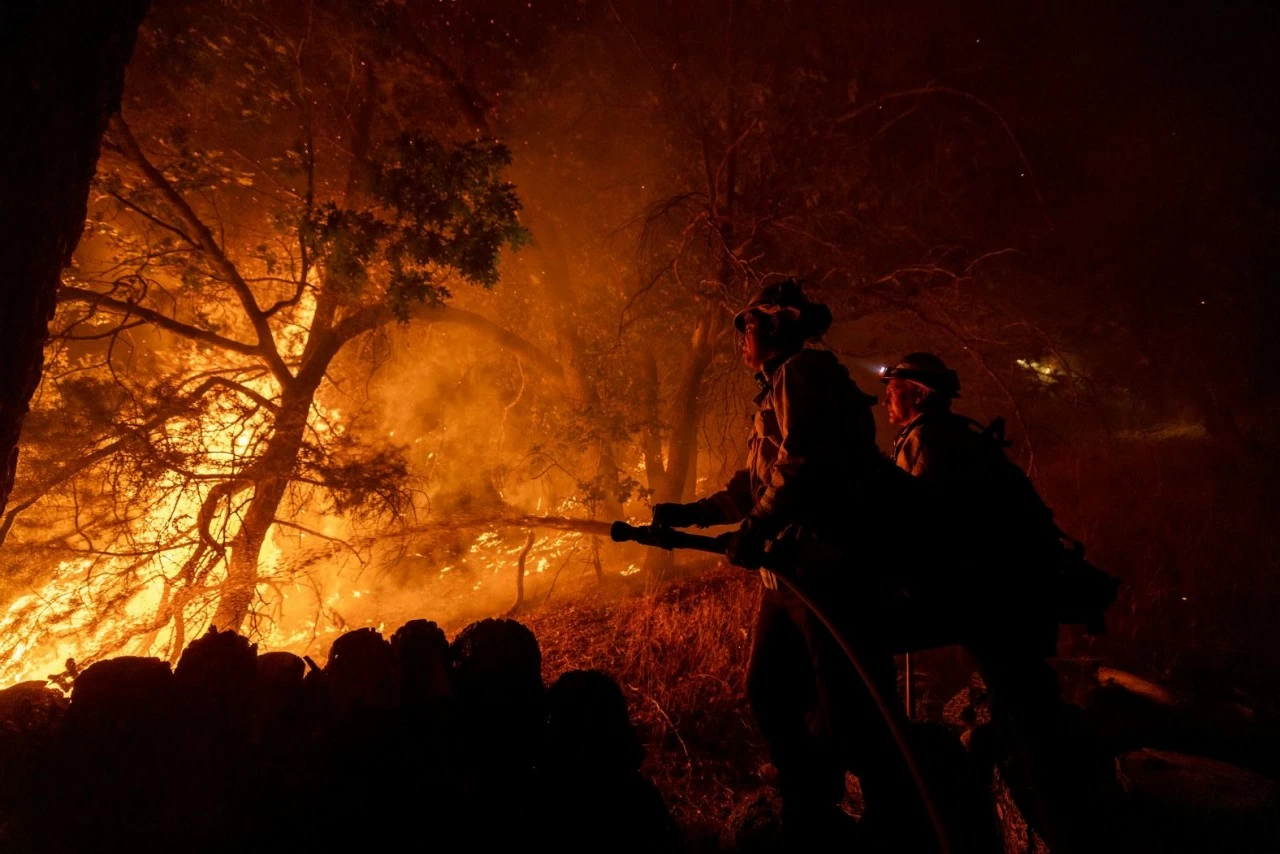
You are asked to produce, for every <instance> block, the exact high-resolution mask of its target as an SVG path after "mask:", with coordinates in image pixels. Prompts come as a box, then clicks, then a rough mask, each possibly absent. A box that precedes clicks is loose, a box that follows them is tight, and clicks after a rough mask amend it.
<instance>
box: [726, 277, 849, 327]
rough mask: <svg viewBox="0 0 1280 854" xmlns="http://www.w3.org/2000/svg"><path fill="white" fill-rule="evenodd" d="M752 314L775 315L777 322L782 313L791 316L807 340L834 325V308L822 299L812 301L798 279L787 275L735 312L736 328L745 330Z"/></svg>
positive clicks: (765, 288) (782, 315) (763, 289)
mask: <svg viewBox="0 0 1280 854" xmlns="http://www.w3.org/2000/svg"><path fill="white" fill-rule="evenodd" d="M752 314H755V315H757V316H758V317H768V318H771V319H774V320H775V322H776V320H777V319H779V318H781V317H789V318H790V319H791V320H793V321H795V322H796V324H797V326H798V328H799V331H800V333H801V335H802V336H803V337H804V338H805V340H808V341H816V340H817V339H819V338H821V337H822V336H823V335H825V334H826V333H827V330H828V329H829V328H831V309H829V308H827V306H826V305H824V304H823V303H820V302H811V301H810V300H809V298H808V297H807V296H805V294H804V289H803V287H802V285H801V283H800V282H799V281H798V280H796V279H784V280H783V281H781V282H773V283H772V284H768V285H765V286H764V287H762V288H761V289H760V290H759V292H757V293H756V295H755V296H754V297H752V298H751V302H749V303H747V307H746V308H744V309H743V310H742V311H740V312H738V313H737V314H736V315H735V316H734V318H733V326H734V328H735V329H737V330H738V331H739V332H745V331H746V329H747V317H748V316H750V315H752Z"/></svg>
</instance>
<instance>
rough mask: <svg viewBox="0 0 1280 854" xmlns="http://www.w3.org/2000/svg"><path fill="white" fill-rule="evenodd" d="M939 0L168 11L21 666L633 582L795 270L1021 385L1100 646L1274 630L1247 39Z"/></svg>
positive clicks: (97, 265)
mask: <svg viewBox="0 0 1280 854" xmlns="http://www.w3.org/2000/svg"><path fill="white" fill-rule="evenodd" d="M935 5H936V6H938V8H933V7H930V8H929V10H928V11H929V14H928V15H927V16H926V15H919V14H916V12H917V11H919V10H912V9H906V8H895V9H892V10H886V9H883V8H879V4H866V6H865V7H864V6H863V5H860V4H845V3H835V2H826V3H824V2H799V3H778V4H775V3H763V2H759V3H742V2H723V3H720V2H716V3H677V2H653V3H647V2H616V3H613V2H608V3H589V2H588V3H573V2H540V0H535V2H524V0H520V2H505V0H503V2H499V0H484V2H475V3H462V2H454V3H435V2H432V3H407V4H363V3H355V2H351V3H347V2H323V3H314V4H301V3H287V2H231V0H227V2H174V3H156V4H154V7H153V9H152V11H151V13H150V16H149V17H148V19H147V21H146V22H145V23H144V25H143V30H142V32H141V34H140V37H139V44H138V48H137V50H136V52H135V55H134V57H133V59H132V61H131V63H130V65H129V68H128V76H127V81H126V87H125V96H124V102H123V108H122V111H121V116H120V118H119V119H117V120H114V121H113V122H112V124H111V126H110V127H109V128H108V131H107V134H106V137H105V141H104V149H103V153H102V159H101V161H100V163H99V165H98V175H97V178H96V180H95V184H94V188H93V191H92V193H91V198H90V204H89V219H88V223H87V225H86V231H85V234H84V237H83V239H82V241H81V243H80V245H79V248H78V250H77V252H76V255H75V259H74V262H73V264H72V265H71V267H70V268H68V269H67V270H66V272H65V274H64V278H63V287H62V290H61V292H60V298H59V307H58V311H57V315H56V317H55V318H54V321H53V324H52V326H51V339H50V342H49V345H48V347H47V351H46V365H45V373H44V379H43V383H42V385H41V387H40V389H39V391H38V392H37V395H36V397H35V399H34V400H33V403H32V413H31V415H30V416H29V418H28V420H27V422H26V425H25V428H24V435H23V446H22V454H21V458H20V460H21V462H20V469H19V474H18V481H17V487H16V489H15V491H14V494H13V497H12V499H11V501H10V503H9V506H8V508H7V510H6V513H7V515H6V516H5V517H4V519H3V527H2V528H0V531H2V536H3V544H2V547H0V565H2V566H3V569H4V572H3V581H2V582H0V685H9V684H12V683H15V682H19V681H24V680H30V679H43V678H46V677H48V676H50V675H53V674H59V673H62V672H63V671H64V670H65V669H66V668H67V660H68V659H74V660H75V662H76V663H77V665H78V666H80V667H83V666H84V665H85V664H87V663H90V662H92V661H95V660H98V659H100V658H102V657H106V656H111V655H121V654H133V655H154V656H158V657H160V658H163V659H168V660H176V658H177V657H178V656H179V655H180V653H181V650H182V648H183V645H184V644H185V643H187V642H189V641H190V640H191V639H192V638H194V637H197V636H199V635H200V634H202V633H204V632H205V631H206V629H207V628H208V627H209V626H210V625H211V624H217V625H218V626H219V627H227V626H230V627H233V628H238V629H240V630H241V631H243V632H245V633H246V634H248V635H249V636H250V637H251V638H252V639H253V640H255V641H257V642H258V644H259V649H260V650H275V649H285V650H291V651H295V652H297V653H299V654H307V655H311V656H314V657H317V658H322V657H323V656H324V655H325V653H326V652H327V650H328V647H329V644H330V643H331V642H332V639H333V638H334V637H335V636H336V634H338V633H341V632H343V631H346V630H348V629H350V628H354V627H361V626H372V627H375V628H378V629H379V630H383V629H384V628H386V629H387V630H390V629H394V628H395V627H396V626H398V625H400V624H401V623H403V622H404V621H405V620H407V619H410V618H413V617H422V616H425V617H429V618H432V619H435V620H438V621H441V622H442V623H445V624H450V625H456V624H460V623H462V622H465V621H467V620H470V619H474V618H478V617H481V616H492V615H497V614H502V613H506V612H508V611H511V610H513V609H517V608H520V609H530V608H536V607H540V606H541V605H542V604H543V603H546V602H547V601H548V600H550V601H552V602H554V601H556V600H558V599H559V598H561V597H564V598H571V597H578V596H583V595H588V594H590V595H596V594H602V592H603V594H607V595H615V594H618V595H621V594H622V593H626V592H634V591H635V590H640V589H643V587H644V585H645V584H649V583H652V582H653V581H654V580H655V579H657V578H658V577H660V576H662V575H663V574H664V573H668V574H669V573H671V572H672V567H671V566H669V561H668V558H667V556H665V555H662V554H653V553H648V554H647V553H645V551H644V550H643V549H641V548H639V547H636V546H628V547H619V546H615V545H613V544H612V543H610V542H609V541H608V536H607V523H608V522H610V521H612V520H614V519H628V520H631V521H633V522H635V521H640V520H646V519H648V517H649V512H650V510H649V508H650V506H651V504H652V503H654V502H656V501H662V500H668V501H669V500H681V499H691V498H692V497H694V496H700V495H705V494H707V493H709V492H711V491H713V490H714V489H716V488H718V485H719V484H720V483H722V482H723V481H724V479H725V478H726V477H727V476H728V475H729V474H730V473H732V471H733V470H734V469H735V468H736V467H737V466H738V465H739V464H740V463H741V460H742V455H743V453H744V448H745V438H746V434H747V430H748V429H750V421H749V415H750V413H751V411H752V404H751V400H752V397H753V395H754V393H755V384H754V382H753V381H752V379H751V377H750V372H749V371H748V370H746V369H745V368H744V367H743V366H742V365H741V364H740V361H739V359H738V352H739V346H738V342H737V341H736V340H735V336H734V331H733V327H732V324H731V318H732V316H733V314H734V312H736V311H737V310H739V309H740V308H741V307H742V306H743V305H744V304H745V303H746V301H747V299H748V298H749V297H750V295H751V294H752V293H753V292H754V291H755V290H756V289H757V288H758V287H759V286H760V285H761V284H763V283H767V282H769V281H774V280H776V279H778V278H781V277H787V276H798V277H802V278H803V279H804V280H805V281H806V283H807V287H808V290H809V292H810V295H811V296H812V297H813V298H815V299H818V300H821V301H824V302H826V303H827V304H829V305H830V306H831V308H832V310H833V313H834V315H835V318H836V320H835V324H834V326H833V328H832V331H831V333H830V335H829V336H828V338H827V340H826V342H825V346H827V347H829V348H830V349H832V350H834V351H835V352H836V353H837V354H838V355H839V356H840V357H841V359H842V361H843V362H844V363H845V365H846V366H848V367H849V369H850V371H851V373H852V375H853V376H854V378H855V379H856V380H857V381H858V382H859V384H860V385H861V386H862V387H863V388H864V390H867V391H869V392H871V393H873V394H879V393H880V385H879V380H878V376H877V372H878V371H879V370H880V368H881V366H884V365H891V364H893V363H894V362H895V361H896V360H897V359H898V358H899V357H900V356H901V355H902V354H904V353H907V352H910V351H913V350H932V351H935V352H938V353H939V354H941V355H942V356H943V357H944V358H945V359H946V360H947V361H948V363H950V364H951V365H952V366H954V367H955V368H957V370H958V371H959V372H960V375H961V377H962V383H963V392H962V398H961V399H960V401H959V402H958V404H957V405H958V408H960V409H962V410H963V411H964V412H965V413H966V414H968V415H971V416H973V417H975V418H977V419H979V420H982V421H987V420H990V419H991V418H994V417H996V416H1004V417H1005V418H1006V420H1007V421H1008V424H1009V432H1010V436H1011V438H1012V439H1013V440H1014V444H1013V446H1012V447H1011V449H1010V452H1011V454H1012V455H1013V456H1014V457H1016V458H1017V459H1018V460H1019V462H1021V463H1023V464H1024V465H1026V466H1028V467H1029V469H1030V471H1031V472H1032V474H1033V476H1034V477H1035V478H1036V480H1037V483H1038V484H1039V485H1040V487H1041V489H1042V491H1043V492H1044V494H1045V495H1046V496H1047V498H1048V499H1049V502H1050V504H1052V505H1053V506H1054V507H1055V509H1056V510H1057V513H1058V518H1059V521H1060V523H1061V524H1062V525H1063V527H1064V528H1065V529H1066V530H1068V531H1070V532H1072V533H1073V534H1076V535H1078V536H1081V537H1083V538H1084V539H1086V540H1087V541H1088V542H1089V543H1090V549H1091V551H1090V556H1091V558H1092V559H1094V560H1096V561H1097V562H1098V563H1099V565H1102V566H1105V567H1106V568H1107V569H1108V570H1109V571H1111V572H1113V573H1116V574H1118V575H1120V576H1122V577H1124V579H1125V581H1126V590H1125V594H1124V598H1123V599H1122V601H1121V605H1120V606H1119V607H1118V610H1119V611H1121V612H1123V613H1119V614H1118V615H1117V616H1116V618H1115V621H1114V623H1113V631H1112V634H1111V636H1110V638H1109V639H1108V640H1107V642H1108V643H1112V644H1116V645H1121V646H1127V647H1128V648H1129V649H1131V650H1137V651H1139V653H1138V654H1140V655H1143V656H1147V657H1149V658H1151V659H1153V660H1163V659H1166V658H1168V657H1170V656H1172V655H1173V654H1174V652H1173V651H1174V650H1176V648H1178V647H1179V646H1180V645H1183V644H1185V645H1186V646H1188V647H1195V648H1197V649H1202V648H1203V649H1210V648H1212V649H1224V648H1226V649H1235V648H1241V647H1244V646H1248V645H1256V644H1258V643H1262V642H1270V641H1269V640H1268V639H1274V629H1273V628H1272V627H1270V625H1269V621H1268V620H1267V618H1266V614H1267V613H1268V609H1269V608H1270V607H1272V606H1274V604H1275V603H1276V594H1275V583H1274V580H1273V579H1272V578H1271V573H1270V569H1271V568H1274V566H1275V559H1276V545H1277V543H1276V534H1275V529H1274V528H1273V527H1271V526H1270V525H1269V520H1268V516H1267V511H1265V510H1264V509H1263V508H1265V507H1267V506H1268V505H1269V501H1268V498H1267V496H1269V495H1270V494H1271V493H1272V492H1273V491H1274V487H1273V485H1272V484H1271V482H1270V481H1269V480H1268V478H1267V477H1266V471H1267V470H1268V469H1267V467H1268V466H1269V465H1270V462H1267V463H1266V465H1263V463H1262V460H1264V459H1268V460H1269V459H1270V457H1269V456H1268V454H1267V451H1266V449H1267V448H1270V447H1271V446H1272V443H1273V442H1274V438H1275V437H1274V434H1273V431H1272V428H1271V426H1270V421H1269V419H1268V417H1267V416H1268V413H1270V412H1273V411H1274V400H1275V391H1276V388H1275V375H1274V372H1273V371H1261V370H1259V369H1258V367H1257V366H1258V365H1260V364H1265V363H1266V356H1267V354H1268V353H1269V351H1270V348H1272V347H1273V346H1274V342H1272V341H1268V340H1265V338H1264V336H1263V334H1262V330H1263V329H1264V328H1265V318H1266V317H1267V316H1268V314H1269V311H1270V309H1271V306H1272V303H1273V301H1274V297H1273V296H1271V295H1270V294H1271V291H1270V290H1269V289H1268V288H1267V287H1265V285H1266V282H1264V279H1263V277H1262V274H1261V273H1259V272H1258V269H1257V267H1256V266H1255V265H1254V263H1253V260H1252V259H1253V258H1255V256H1256V255H1257V253H1258V252H1260V251H1262V248H1263V247H1264V246H1266V245H1268V244H1267V240H1268V238H1269V229H1270V230H1271V231H1273V230H1274V218H1272V219H1271V220H1270V223H1271V224H1270V226H1267V225H1266V224H1265V222H1266V220H1265V217H1263V216H1261V215H1260V214H1259V212H1260V211H1262V210H1268V211H1273V209H1274V208H1273V204H1274V173H1273V171H1269V170H1270V167H1271V166H1273V165H1274V164H1273V163H1270V162H1269V161H1268V160H1267V158H1268V157H1269V156H1270V148H1269V147H1268V145H1267V142H1266V140H1267V133H1266V132H1267V130H1268V129H1269V128H1268V125H1269V124H1270V123H1271V122H1272V121H1273V119H1271V118H1269V115H1270V108H1269V107H1268V108H1266V109H1265V110H1264V109H1263V107H1262V104H1261V102H1259V101H1258V100H1257V98H1256V97H1255V96H1254V95H1252V94H1250V92H1249V91H1248V90H1244V89H1241V88H1239V87H1238V86H1235V83H1236V82H1237V81H1238V80H1241V79H1245V78H1252V77H1254V76H1256V73H1257V69H1253V68H1252V67H1246V66H1247V63H1246V62H1245V60H1243V59H1242V60H1240V63H1239V65H1231V64H1228V65H1212V64H1209V63H1206V62H1202V61H1200V60H1199V59H1197V57H1202V56H1203V53H1204V52H1206V51H1209V50H1210V49H1211V48H1212V49H1214V50H1217V49H1219V48H1221V47H1222V45H1220V44H1218V42H1217V41H1215V39H1217V40H1221V39H1226V36H1224V35H1221V34H1220V33H1219V32H1218V30H1217V29H1215V27H1216V26H1219V25H1220V26H1222V27H1224V28H1226V27H1228V26H1229V25H1230V22H1226V23H1223V22H1218V24H1215V25H1214V27H1208V28H1207V29H1205V30H1204V31H1203V32H1199V31H1197V34H1196V35H1195V36H1192V35H1190V33H1191V32H1192V31H1193V30H1194V29H1195V28H1193V27H1191V26H1190V22H1189V21H1183V20H1181V19H1182V17H1188V16H1191V13H1190V12H1185V11H1169V10H1164V11H1162V12H1161V13H1160V16H1159V17H1161V23H1158V24H1151V23H1150V21H1149V20H1148V18H1147V17H1146V16H1145V14H1143V13H1140V12H1139V11H1125V10H1115V9H1111V8H1109V7H1104V6H1101V5H1100V6H1099V8H1098V9H1095V10H1093V11H1091V12H1088V13H1086V12H1084V11H1080V10H1078V9H1076V8H1075V7H1074V6H1073V7H1071V8H1065V7H1064V8H1062V9H1059V10H1048V11H1046V10H1040V12H1041V15H1042V17H1041V18H1040V19H1037V20H1034V21H1033V20H1031V19H1030V17H1029V15H1030V13H1029V12H1028V10H1026V9H1024V8H1022V6H1021V5H1019V4H996V6H995V7H988V6H985V5H981V6H980V4H974V6H973V8H969V7H968V6H964V5H963V4H961V5H960V6H953V5H951V4H935ZM1121 5H1124V4H1121ZM1227 17H1229V15H1228V16H1227ZM1175 19H1176V20H1175ZM1223 31H1224V32H1225V29H1224V30H1223ZM1232 32H1236V30H1235V29H1232ZM1121 43H1123V44H1124V48H1123V49H1121V48H1120V47H1118V45H1120V44H1121ZM1182 57H1189V58H1187V59H1185V60H1184V59H1182ZM1264 77H1265V75H1264ZM1269 205H1271V206H1272V207H1268V206H1269ZM1269 216H1272V217H1274V214H1269ZM1228 366H1229V367H1230V369H1227V367H1228ZM877 418H878V424H879V427H880V438H881V445H882V446H884V447H886V448H887V447H888V445H889V444H890V443H891V440H892V435H893V434H892V432H891V429H890V427H889V426H888V425H887V423H886V422H885V419H884V415H883V413H879V414H878V415H877ZM867 536H875V532H867ZM518 585H519V592H518V590H517V587H518ZM517 597H519V601H517ZM1174 638H1176V639H1177V640H1176V641H1175V640H1172V639H1174ZM1080 643H1084V641H1080Z"/></svg>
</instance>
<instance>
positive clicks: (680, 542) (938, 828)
mask: <svg viewBox="0 0 1280 854" xmlns="http://www.w3.org/2000/svg"><path fill="white" fill-rule="evenodd" d="M609 536H610V537H611V538H612V539H613V541H614V542H615V543H624V542H632V543H639V544H640V545H643V546H651V547H654V548H660V549H666V550H667V551H670V550H672V549H690V550H692V551H700V552H709V553H711V554H718V555H721V556H723V555H724V554H725V550H726V548H727V547H728V536H729V535H727V534H722V535H721V536H718V537H708V536H703V535H700V534H690V533H686V532H685V531H677V530H674V529H671V528H662V527H658V526H653V525H628V524H627V523H626V522H614V523H613V526H612V527H611V528H610V530H609ZM769 558H770V553H769V552H768V551H766V552H765V563H764V566H763V568H764V569H767V570H769V571H770V572H772V573H773V574H774V575H775V576H776V577H777V579H778V580H779V581H781V582H782V583H783V584H785V585H786V587H787V589H788V590H790V591H791V592H792V593H793V594H794V595H795V597H796V598H797V599H799V600H800V601H801V603H803V604H804V606H805V607H806V608H808V609H809V611H810V612H812V613H813V616H814V617H816V618H817V620H818V622H819V623H821V624H822V625H823V627H824V628H826V630H827V631H828V632H829V633H830V634H831V637H832V638H833V639H834V640H835V642H836V644H837V645H838V646H839V647H840V649H841V651H842V652H844V654H845V657H846V658H848V659H849V663H850V664H851V665H853V669H854V670H855V671H856V672H857V674H858V676H859V678H861V679H862V682H863V684H864V685H866V688H867V693H868V694H869V695H870V696H871V699H872V701H873V702H874V703H875V704H876V708H877V709H878V710H879V711H880V714H881V716H882V717H883V718H884V722H885V724H886V725H887V726H888V728H889V733H890V735H891V736H892V737H893V740H894V743H895V744H896V745H897V747H898V752H899V753H900V754H901V755H902V761H903V763H904V764H905V765H906V766H907V771H908V773H910V775H911V780H912V782H913V783H915V787H916V790H917V791H918V792H919V794H920V800H921V802H922V803H923V805H924V809H925V812H926V813H927V814H928V816H929V824H930V825H931V826H932V828H933V832H934V835H935V836H936V837H937V839H938V850H939V852H940V854H950V852H951V837H950V834H949V833H948V832H947V828H946V823H945V822H944V820H943V818H942V812H941V810H939V808H938V803H937V800H936V799H935V798H934V796H933V792H932V791H931V790H930V789H929V785H928V783H926V782H925V779H924V774H923V773H922V772H921V770H920V764H919V763H918V762H917V761H916V756H915V753H914V751H912V749H911V745H910V744H909V743H908V741H907V734H906V730H905V727H904V724H905V721H904V720H903V719H902V718H901V716H900V715H899V714H898V712H897V710H896V709H895V708H894V707H893V706H892V705H890V704H889V702H888V701H887V700H885V697H884V695H883V694H882V693H881V691H880V689H879V688H878V687H877V686H876V683H875V680H874V679H872V678H871V675H870V673H868V672H867V669H866V667H865V666H863V663H862V661H861V660H860V659H859V658H858V655H857V653H855V652H854V651H853V647H852V646H851V645H850V644H849V641H848V639H847V638H845V636H844V634H843V633H842V632H841V631H840V630H839V629H838V628H836V625H835V622H834V621H833V620H832V619H831V618H830V617H829V616H828V615H827V613H826V612H825V611H823V609H822V608H821V607H820V606H819V605H818V604H817V603H816V602H815V601H814V600H813V597H812V596H810V595H809V594H808V593H807V592H806V591H805V590H804V586H803V584H802V583H800V582H799V581H798V580H797V579H796V578H795V577H794V576H793V575H790V574H789V573H788V572H787V570H788V569H789V567H787V566H783V565H780V564H782V563H784V562H783V561H780V560H778V559H777V558H776V557H775V558H774V559H773V560H770V559H769Z"/></svg>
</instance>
